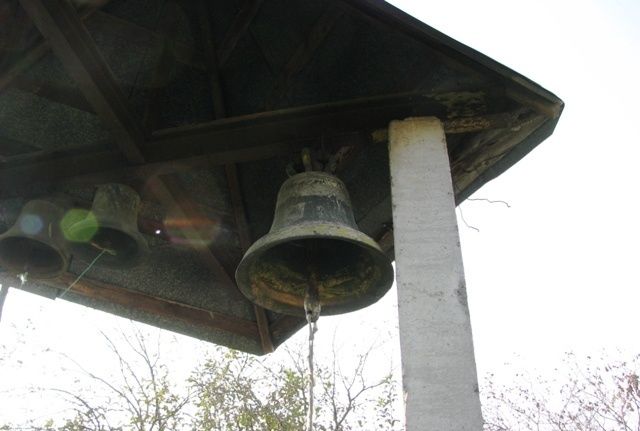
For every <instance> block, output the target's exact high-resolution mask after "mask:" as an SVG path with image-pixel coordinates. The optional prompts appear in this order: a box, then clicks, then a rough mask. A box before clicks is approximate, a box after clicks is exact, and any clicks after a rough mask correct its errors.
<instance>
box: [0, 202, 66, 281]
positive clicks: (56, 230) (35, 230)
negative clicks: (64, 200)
mask: <svg viewBox="0 0 640 431" xmlns="http://www.w3.org/2000/svg"><path fill="white" fill-rule="evenodd" d="M63 215H64V210H63V209H62V208H61V207H60V206H58V205H57V204H55V203H53V202H50V201H47V200H42V199H36V200H32V201H29V202H27V203H26V204H25V205H24V207H23V208H22V211H21V212H20V215H19V216H18V219H17V220H16V222H15V223H14V225H13V226H12V227H11V229H9V230H8V231H6V232H5V233H3V234H2V235H0V266H2V267H3V268H5V269H6V270H8V271H10V272H12V273H14V274H18V273H25V272H26V273H28V275H29V278H30V279H44V278H54V277H57V276H58V275H60V274H62V273H63V272H64V271H66V269H67V266H68V264H69V251H68V244H67V242H66V240H65V238H64V235H63V233H62V230H61V229H60V222H61V220H62V217H63Z"/></svg>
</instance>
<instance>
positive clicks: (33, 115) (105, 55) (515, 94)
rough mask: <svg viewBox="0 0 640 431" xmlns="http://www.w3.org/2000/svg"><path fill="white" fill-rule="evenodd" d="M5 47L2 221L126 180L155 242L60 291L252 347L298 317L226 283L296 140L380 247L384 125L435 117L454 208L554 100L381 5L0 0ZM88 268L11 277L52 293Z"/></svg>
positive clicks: (543, 123)
mask: <svg viewBox="0 0 640 431" xmlns="http://www.w3.org/2000/svg"><path fill="white" fill-rule="evenodd" d="M0 47H2V50H1V51H0V209H1V210H2V211H1V212H0V224H2V225H3V226H4V228H7V227H9V226H11V225H12V223H13V221H15V218H16V217H17V214H18V212H19V210H20V208H21V206H22V205H23V204H24V202H26V201H27V200H29V199H32V198H34V197H39V196H47V195H50V194H52V193H56V194H58V195H59V194H63V195H65V196H66V197H67V198H68V199H70V200H71V201H72V202H73V205H75V206H79V207H89V206H90V205H91V199H92V196H93V192H94V190H95V186H96V185H98V184H101V183H105V182H113V181H117V182H122V183H125V184H129V185H131V186H133V187H134V188H135V189H136V190H138V191H139V193H140V194H141V196H142V198H143V204H142V208H141V212H140V217H139V222H138V224H139V228H140V230H141V231H142V232H143V234H145V237H146V239H147V241H148V242H149V245H150V249H151V251H150V256H149V257H148V259H147V260H146V261H145V263H144V264H143V265H141V266H138V267H136V268H133V269H130V270H126V271H124V270H123V271H115V270H110V269H106V268H101V267H99V266H96V267H94V268H92V269H91V270H90V271H89V272H88V273H87V275H86V276H85V277H84V278H83V279H82V280H81V281H80V282H79V283H77V284H76V285H75V286H74V287H73V288H72V289H71V290H70V291H69V293H68V294H67V295H66V296H65V298H64V299H65V300H71V301H75V302H78V303H81V304H85V305H88V306H90V307H94V308H97V309H101V310H105V311H108V312H111V313H115V314H119V315H122V316H126V317H130V318H133V319H136V320H140V321H143V322H147V323H150V324H153V325H156V326H160V327H164V328H168V329H171V330H174V331H177V332H181V333H184V334H188V335H191V336H195V337H198V338H201V339H203V340H208V341H212V342H215V343H220V344H224V345H227V346H231V347H234V348H237V349H241V350H245V351H249V352H253V353H264V352H268V351H270V350H271V349H272V348H273V346H277V345H278V344H280V343H282V342H283V341H284V340H285V339H286V338H288V337H289V336H290V335H291V334H292V333H293V332H295V331H296V330H297V329H298V328H300V327H301V325H302V324H303V322H302V321H301V320H300V319H299V318H294V317H289V316H283V315H277V314H275V313H271V312H268V311H265V310H263V309H260V308H258V307H255V306H254V305H253V304H251V303H249V302H248V300H246V299H245V298H244V297H243V296H242V295H241V294H240V293H239V291H238V289H237V287H236V286H235V282H234V280H233V273H234V270H235V267H236V265H237V264H238V262H239V261H240V259H241V257H242V254H243V251H244V250H245V249H246V248H247V247H248V246H249V245H250V244H251V242H252V241H254V240H255V239H257V238H258V237H260V236H262V235H264V234H265V233H266V232H267V231H268V230H269V227H270V223H271V220H272V217H273V209H274V205H275V197H276V194H277V191H278V188H279V186H280V184H281V183H282V182H283V181H284V179H285V178H286V177H287V166H288V165H290V164H291V163H294V164H295V163H297V162H298V161H299V159H300V150H301V149H302V148H303V147H309V148H311V149H312V150H313V151H314V154H316V156H317V157H318V158H329V157H331V160H332V162H333V163H335V168H336V172H337V174H338V176H340V177H341V178H342V179H343V180H344V181H345V183H346V184H347V187H348V188H349V191H350V194H351V196H352V200H353V204H354V211H355V215H356V219H357V221H358V224H359V226H360V228H361V229H362V230H363V231H364V232H366V233H367V234H369V235H370V236H372V237H373V238H374V239H376V240H378V241H379V242H380V243H381V245H382V247H383V248H384V249H385V250H387V251H388V252H389V253H390V254H392V253H393V250H392V245H393V241H392V234H393V230H392V225H391V205H390V197H389V171H388V159H387V152H386V145H385V144H386V126H387V124H388V123H389V121H391V120H393V119H402V118H405V117H408V116H416V115H435V116H438V117H439V118H441V119H442V120H443V121H444V124H445V129H446V132H447V141H448V146H449V153H450V159H451V169H452V174H453V179H454V188H455V190H456V193H457V194H456V198H457V201H458V202H460V201H462V200H464V199H465V198H466V197H467V196H469V195H470V194H471V193H473V192H474V191H475V190H477V189H478V188H479V187H481V186H482V185H483V184H484V183H485V182H487V181H489V180H491V179H493V178H495V177H496V176H497V175H499V174H500V173H502V172H503V171H504V170H506V169H507V168H509V167H510V166H511V165H512V164H514V163H515V162H517V161H518V160H519V159H520V158H522V157H523V156H524V155H526V154H527V153H528V152H529V151H531V149H533V148H534V147H535V146H536V145H537V144H539V143H540V142H541V141H543V140H544V139H545V138H546V137H547V136H549V135H550V134H551V133H552V132H553V129H554V127H555V124H556V122H557V121H558V118H559V116H560V113H561V111H562V106H563V104H562V102H561V101H560V99H558V98H557V97H556V96H554V95H553V94H551V93H550V92H548V91H546V90H545V89H543V88H541V87H539V86H538V85H536V84H535V83H533V82H531V81H530V80H528V79H527V78H525V77H523V76H521V75H519V74H517V73H516V72H514V71H512V70H510V69H508V68H506V67H504V66H502V65H500V64H498V63H496V62H495V61H493V60H491V59H490V58H488V57H486V56H484V55H482V54H480V53H478V52H476V51H474V50H472V49H471V48H468V47H466V46H464V45H462V44H460V43H458V42H456V41H454V40H452V39H450V38H448V37H447V36H445V35H443V34H442V33H440V32H438V31H436V30H434V29H432V28H430V27H428V26H427V25H425V24H423V23H422V22H419V21H417V20H416V19H414V18H412V17H411V16H409V15H407V14H405V13H403V12H402V11H400V10H398V9H396V8H394V7H393V6H391V5H389V4H387V3H385V2H383V1H378V0H314V1H300V0H211V1H205V0H197V1H192V0H189V1H188V0H112V1H108V2H104V1H102V2H101V3H100V4H88V3H87V2H81V6H78V7H76V6H74V5H72V4H71V3H69V2H67V1H66V0H20V1H19V2H16V1H12V0H0ZM540 60H541V61H543V60H544V59H540ZM156 232H160V233H159V234H156ZM86 265H87V263H86V262H82V261H79V260H77V259H76V260H74V261H73V262H72V264H71V267H70V269H69V272H68V273H67V274H65V275H64V276H63V277H61V278H59V279H57V280H53V281H48V282H46V283H45V282H35V281H33V282H31V283H28V284H27V285H26V286H25V287H24V289H26V290H30V291H33V292H35V293H39V294H42V295H45V296H49V297H51V298H55V297H56V296H58V295H59V294H60V289H61V288H65V287H66V286H68V285H69V284H70V283H71V281H73V279H74V278H75V276H76V274H78V273H79V272H81V271H82V270H83V269H84V268H85V267H86ZM14 280H15V279H14V278H13V277H12V276H10V275H8V274H6V273H5V274H0V282H2V283H12V282H13V281H14Z"/></svg>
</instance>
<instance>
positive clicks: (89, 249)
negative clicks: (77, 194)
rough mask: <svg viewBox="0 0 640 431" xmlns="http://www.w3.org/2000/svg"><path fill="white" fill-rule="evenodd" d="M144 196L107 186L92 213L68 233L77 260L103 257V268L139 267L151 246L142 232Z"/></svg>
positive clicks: (100, 190)
mask: <svg viewBox="0 0 640 431" xmlns="http://www.w3.org/2000/svg"><path fill="white" fill-rule="evenodd" d="M139 205H140V196H139V195H138V193H136V191H135V190H133V189H132V188H131V187H129V186H126V185H124V184H116V183H112V184H103V185H101V186H99V187H98V189H97V190H96V194H95V196H94V198H93V205H92V206H91V211H90V212H88V213H87V214H86V216H85V217H84V218H83V219H82V220H80V221H78V222H77V223H74V224H72V225H71V226H68V227H67V228H66V229H65V234H66V236H67V238H68V239H69V240H70V241H72V247H71V250H72V252H73V254H74V256H76V257H79V258H80V259H82V260H84V261H90V260H92V259H94V258H95V257H96V256H98V255H99V254H100V253H102V256H101V257H100V261H99V264H100V265H104V266H109V267H113V268H125V267H131V266H133V265H135V264H136V263H138V261H139V260H140V258H141V257H142V255H143V254H144V253H145V252H146V250H147V244H146V242H145V240H144V238H143V236H142V235H141V234H140V232H139V231H138V206H139Z"/></svg>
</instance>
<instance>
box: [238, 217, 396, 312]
mask: <svg viewBox="0 0 640 431" xmlns="http://www.w3.org/2000/svg"><path fill="white" fill-rule="evenodd" d="M311 226H314V227H316V229H317V228H318V227H321V228H322V229H323V230H325V231H324V232H323V233H322V238H326V239H334V240H339V241H344V242H349V243H352V244H357V245H360V246H364V247H366V248H367V249H368V250H369V251H370V252H371V255H372V257H373V258H374V259H375V262H376V263H377V264H378V266H379V267H380V268H382V270H383V272H382V276H381V277H380V281H381V282H380V283H379V284H378V285H377V286H376V288H373V289H371V290H370V291H369V293H371V295H367V296H362V297H359V298H356V299H354V300H353V301H352V302H347V303H345V304H334V305H330V306H323V308H322V311H321V313H320V314H321V315H322V316H332V315H336V314H343V313H349V312H352V311H357V310H360V309H362V308H365V307H368V306H369V305H372V304H374V303H376V302H378V300H380V299H381V298H382V297H383V296H384V295H385V294H386V293H387V292H388V291H389V289H390V288H391V286H392V285H393V282H394V280H395V276H394V275H395V274H394V270H393V265H392V263H391V260H390V259H389V258H388V257H387V255H386V254H384V252H383V251H382V249H381V248H380V246H379V245H378V243H377V242H376V241H374V240H373V239H372V238H371V237H370V236H368V235H367V234H365V233H363V232H361V231H359V230H357V229H354V228H351V227H349V226H345V225H336V224H329V223H327V224H318V223H300V224H298V225H296V226H290V227H287V228H285V229H280V230H278V231H275V232H269V233H268V234H266V235H265V236H263V237H261V238H260V239H258V240H257V241H256V242H255V243H254V244H253V245H252V246H251V247H249V249H248V250H247V251H246V253H245V254H244V257H243V258H242V260H241V261H240V263H239V264H238V267H237V268H236V272H235V278H236V283H237V285H238V289H239V290H240V291H241V292H242V294H243V295H244V296H245V297H247V298H248V299H249V300H250V301H252V302H253V303H256V304H258V305H260V306H263V307H264V308H266V309H268V310H271V311H275V312H277V313H281V314H287V315H292V316H300V317H304V315H305V313H304V310H303V309H302V308H301V307H296V306H293V305H289V304H286V303H282V302H276V301H274V303H276V304H277V305H278V306H277V308H274V307H272V306H267V305H266V304H261V303H260V302H258V301H256V299H257V298H256V297H255V296H253V295H252V294H251V286H250V284H251V283H250V279H249V268H250V264H251V263H252V262H253V261H254V260H255V259H256V258H257V257H258V256H259V255H262V254H263V253H265V252H266V251H267V250H269V249H271V248H273V247H275V246H278V245H281V244H283V243H285V242H288V241H295V240H304V239H313V238H318V233H317V232H316V233H314V232H313V228H311ZM310 230H311V231H310ZM331 230H335V232H334V233H331V232H330V231H331ZM296 232H298V233H296ZM338 232H339V233H340V234H339V235H338ZM345 234H347V235H345Z"/></svg>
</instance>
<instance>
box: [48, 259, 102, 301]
mask: <svg viewBox="0 0 640 431" xmlns="http://www.w3.org/2000/svg"><path fill="white" fill-rule="evenodd" d="M107 251H108V249H106V248H103V249H102V251H101V252H100V254H99V255H97V256H96V257H95V259H93V260H92V261H91V263H90V264H89V265H88V266H87V267H86V268H85V269H84V270H83V271H82V272H81V273H80V275H78V277H77V278H76V279H75V280H73V283H71V284H70V285H69V287H67V288H66V289H65V290H64V292H62V293H61V294H60V296H58V298H60V299H62V298H63V297H64V295H66V294H67V292H68V291H69V290H70V289H71V288H72V287H73V286H75V285H76V283H77V282H79V281H80V279H81V278H82V277H84V275H85V274H86V273H87V271H89V270H90V269H91V267H92V266H93V265H95V263H96V262H97V261H98V259H100V258H101V257H102V255H103V254H105V253H106V252H107Z"/></svg>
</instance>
